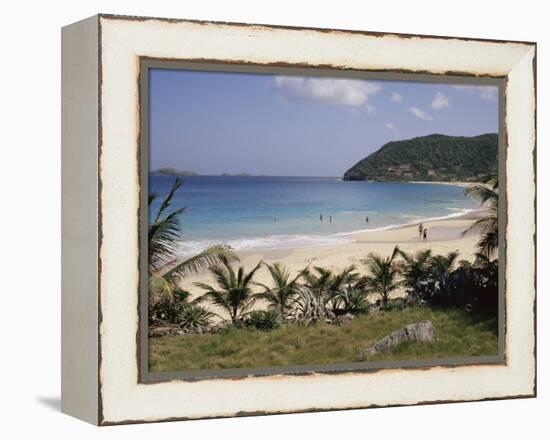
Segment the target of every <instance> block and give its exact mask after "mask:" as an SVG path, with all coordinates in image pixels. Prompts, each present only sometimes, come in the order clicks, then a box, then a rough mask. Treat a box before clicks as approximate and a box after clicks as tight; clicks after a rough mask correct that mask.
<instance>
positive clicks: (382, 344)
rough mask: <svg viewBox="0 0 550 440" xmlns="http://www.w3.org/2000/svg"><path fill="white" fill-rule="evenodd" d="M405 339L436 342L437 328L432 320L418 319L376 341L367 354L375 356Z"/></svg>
mask: <svg viewBox="0 0 550 440" xmlns="http://www.w3.org/2000/svg"><path fill="white" fill-rule="evenodd" d="M404 341H417V342H434V341H435V329H434V327H433V325H432V321H418V322H416V323H414V324H409V325H406V326H405V327H403V328H400V329H399V330H396V331H394V332H392V333H390V334H389V335H387V336H384V337H383V338H382V339H379V340H378V341H376V342H375V343H374V344H372V345H371V346H370V347H369V348H367V351H366V354H367V356H373V355H375V354H378V353H382V352H383V351H385V350H387V349H388V348H391V347H395V346H396V345H398V344H400V343H401V342H404Z"/></svg>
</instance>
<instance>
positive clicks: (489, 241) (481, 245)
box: [464, 176, 498, 258]
mask: <svg viewBox="0 0 550 440" xmlns="http://www.w3.org/2000/svg"><path fill="white" fill-rule="evenodd" d="M466 194H467V195H469V196H470V197H472V198H474V199H476V200H478V201H479V203H480V205H481V206H482V207H483V208H485V209H486V214H485V215H484V216H483V217H482V218H480V219H479V220H476V221H475V222H474V223H473V224H472V225H471V226H470V227H469V228H468V229H466V231H464V234H469V233H472V232H476V233H479V241H478V243H477V248H478V252H479V254H481V255H484V256H485V257H486V258H491V257H493V256H494V255H495V254H496V252H497V250H498V178H497V177H496V176H491V177H489V178H487V179H485V181H484V182H483V183H481V184H477V185H473V186H471V187H469V188H466Z"/></svg>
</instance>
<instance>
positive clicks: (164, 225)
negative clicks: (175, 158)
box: [148, 178, 238, 307]
mask: <svg viewBox="0 0 550 440" xmlns="http://www.w3.org/2000/svg"><path fill="white" fill-rule="evenodd" d="M181 185H182V181H181V180H180V179H178V178H176V179H175V180H174V183H173V184H172V187H171V189H170V191H169V192H168V194H167V195H166V196H165V197H164V198H163V199H162V200H161V203H160V207H159V208H158V210H157V213H156V215H155V216H154V217H153V220H152V221H151V222H150V223H149V231H148V245H149V304H150V307H154V306H155V305H157V304H159V303H160V302H163V301H168V302H172V301H173V300H174V297H175V295H179V294H181V293H182V290H181V289H180V288H179V282H180V281H181V279H182V278H183V277H184V276H186V275H188V274H191V273H197V272H200V271H202V270H204V269H207V268H209V267H210V266H212V265H213V264H217V263H219V262H220V261H221V258H225V259H227V260H235V259H238V258H237V256H236V255H235V253H234V252H233V251H232V250H231V248H230V247H229V246H226V245H217V246H212V247H209V248H208V249H205V250H203V251H202V252H200V253H199V254H197V255H195V256H193V257H191V258H188V259H186V260H184V261H181V262H177V254H176V252H177V248H178V245H179V244H180V243H181V225H180V222H179V220H180V217H181V215H182V214H183V213H184V212H185V208H179V209H176V210H174V211H172V212H169V213H168V209H169V208H170V206H171V204H172V199H173V197H174V194H175V193H176V191H177V190H178V189H179V188H180V187H181ZM158 198H159V195H158V194H156V193H152V194H149V210H150V212H151V205H152V204H153V202H154V201H156V200H157V199H158Z"/></svg>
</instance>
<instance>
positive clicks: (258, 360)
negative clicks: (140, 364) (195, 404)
mask: <svg viewBox="0 0 550 440" xmlns="http://www.w3.org/2000/svg"><path fill="white" fill-rule="evenodd" d="M422 319H429V320H431V321H432V323H433V325H434V328H435V331H436V336H437V341H436V342H434V343H419V342H405V343H402V344H400V345H399V346H397V347H395V348H394V349H392V350H389V351H387V352H385V353H383V354H380V355H377V356H374V357H371V358H369V359H368V360H369V361H371V360H372V361H375V360H376V361H379V360H404V359H428V358H429V359H432V358H443V357H454V356H479V355H496V354H498V337H497V333H496V328H497V325H496V319H488V318H485V319H481V318H475V317H472V316H470V315H468V314H466V313H465V312H463V311H461V310H456V309H447V310H438V309H435V310H433V309H428V308H425V309H405V310H393V311H387V312H378V313H375V314H372V315H362V316H360V317H357V318H356V319H354V320H353V321H352V322H351V323H349V324H345V325H343V326H341V327H337V326H334V325H331V324H326V323H324V322H319V323H317V324H314V325H311V326H309V327H303V326H299V325H294V324H288V325H284V326H282V327H281V328H278V329H276V330H269V331H262V330H254V329H246V328H229V329H228V330H227V331H226V332H225V333H223V334H206V335H198V334H192V335H185V336H166V337H162V338H150V339H149V365H150V370H151V371H182V370H196V369H218V368H246V367H264V366H281V365H307V364H328V363H336V362H357V361H363V360H364V359H363V358H362V356H361V352H362V351H363V350H365V349H366V348H367V347H368V346H369V345H371V344H372V343H373V342H375V341H376V340H378V339H380V338H382V337H384V336H385V335H387V334H388V333H391V332H392V331H394V330H397V329H399V328H401V327H403V326H404V325H407V324H412V323H414V322H417V321H420V320H422Z"/></svg>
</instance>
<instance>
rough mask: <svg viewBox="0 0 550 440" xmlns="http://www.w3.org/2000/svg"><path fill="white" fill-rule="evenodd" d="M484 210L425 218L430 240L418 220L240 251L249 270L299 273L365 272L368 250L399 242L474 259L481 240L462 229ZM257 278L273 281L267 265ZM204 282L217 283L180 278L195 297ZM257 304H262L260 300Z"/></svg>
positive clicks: (388, 248)
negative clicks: (334, 240)
mask: <svg viewBox="0 0 550 440" xmlns="http://www.w3.org/2000/svg"><path fill="white" fill-rule="evenodd" d="M482 214H483V211H474V212H470V213H468V214H465V215H463V216H461V217H455V218H451V219H444V220H436V221H428V222H424V223H423V224H424V226H425V227H427V228H428V240H427V241H426V242H424V241H422V240H420V238H419V234H418V224H416V225H410V226H402V227H398V228H395V229H389V230H378V231H368V232H361V233H357V234H355V235H352V236H351V239H352V240H351V241H350V242H349V243H343V244H335V245H323V246H311V247H302V248H294V249H290V248H287V249H261V250H256V251H254V250H247V251H241V252H239V253H238V256H239V258H240V264H241V265H243V266H244V267H245V269H246V270H250V269H252V268H253V267H254V266H255V265H256V264H257V263H258V261H260V260H263V261H265V262H266V263H270V264H272V263H275V262H279V263H281V264H284V265H285V266H286V267H288V268H289V269H290V271H291V272H292V273H293V274H297V273H298V272H299V271H300V270H302V269H303V268H305V267H306V266H308V265H310V266H312V267H313V266H322V267H325V268H327V269H331V270H334V271H340V270H342V269H344V268H346V267H348V266H350V265H355V266H356V268H357V271H358V272H360V273H363V274H365V273H366V269H365V267H364V264H363V263H362V262H361V260H362V259H364V258H365V257H366V256H367V255H368V254H369V253H371V252H373V253H378V254H381V255H389V254H390V253H391V252H392V250H393V248H394V246H395V245H398V246H399V247H400V248H401V249H402V250H404V251H406V252H416V251H419V250H422V249H427V248H431V249H432V252H433V253H434V254H446V253H448V252H451V251H455V250H458V251H459V252H460V255H459V260H473V255H474V252H475V244H476V242H477V240H478V236H477V235H476V234H468V235H466V236H462V232H463V231H464V230H465V229H467V228H468V226H470V225H471V224H472V222H474V221H475V220H476V219H477V218H479V217H480V216H481V215H482ZM255 280H256V281H257V282H260V283H265V284H268V285H270V275H269V272H268V271H267V269H265V268H261V269H260V270H259V271H258V272H257V273H256V275H255ZM197 281H200V282H203V283H207V284H211V285H214V283H213V279H212V278H211V276H210V275H209V273H208V272H204V273H201V274H197V275H192V276H188V277H186V278H185V279H184V280H183V281H182V282H181V287H182V288H184V289H186V290H189V291H190V292H191V293H192V296H193V297H196V296H199V295H201V294H202V291H201V290H200V289H199V288H197V287H196V286H194V284H193V283H194V282H197ZM257 307H262V304H261V303H257Z"/></svg>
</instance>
